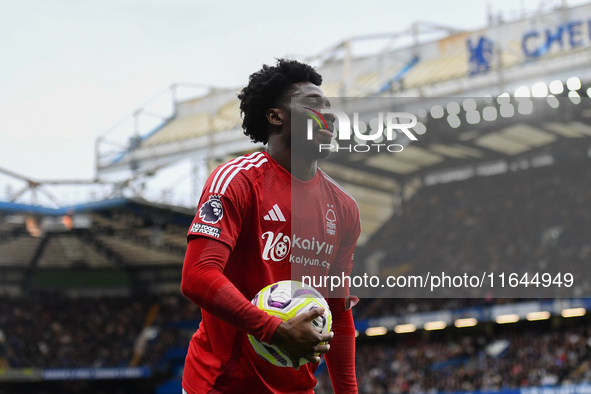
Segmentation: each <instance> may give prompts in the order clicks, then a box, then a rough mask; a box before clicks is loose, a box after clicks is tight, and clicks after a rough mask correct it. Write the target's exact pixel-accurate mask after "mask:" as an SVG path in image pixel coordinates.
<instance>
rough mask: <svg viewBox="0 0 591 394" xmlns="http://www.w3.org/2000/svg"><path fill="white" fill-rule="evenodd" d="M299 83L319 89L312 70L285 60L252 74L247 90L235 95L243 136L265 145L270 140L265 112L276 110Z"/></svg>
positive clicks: (318, 75)
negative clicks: (236, 96) (237, 99)
mask: <svg viewBox="0 0 591 394" xmlns="http://www.w3.org/2000/svg"><path fill="white" fill-rule="evenodd" d="M299 82H311V83H313V84H314V85H317V86H320V84H322V77H321V76H320V74H318V72H316V70H315V69H314V68H313V67H311V66H309V65H307V64H304V63H300V62H298V61H296V60H287V59H278V60H277V65H276V66H267V65H263V68H262V69H261V70H260V71H257V72H255V73H254V74H252V75H251V76H250V77H249V80H248V86H246V87H245V88H244V89H242V91H241V92H240V94H239V95H238V98H239V99H240V112H241V114H242V128H243V129H244V134H245V135H247V136H248V137H250V139H251V140H252V141H253V142H262V143H264V144H266V143H267V140H268V137H269V136H268V126H267V125H268V123H267V116H266V114H265V112H266V111H267V109H269V108H274V107H277V106H278V105H279V104H280V103H281V101H282V100H283V99H284V98H285V96H286V95H288V94H289V93H291V92H292V90H293V89H292V87H293V84H294V83H299Z"/></svg>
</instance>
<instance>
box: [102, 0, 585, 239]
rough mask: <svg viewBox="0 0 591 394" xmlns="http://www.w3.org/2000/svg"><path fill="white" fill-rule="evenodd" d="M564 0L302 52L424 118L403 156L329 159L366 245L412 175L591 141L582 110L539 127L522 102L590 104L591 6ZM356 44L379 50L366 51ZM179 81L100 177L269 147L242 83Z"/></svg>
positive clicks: (344, 92) (367, 93) (332, 74)
mask: <svg viewBox="0 0 591 394" xmlns="http://www.w3.org/2000/svg"><path fill="white" fill-rule="evenodd" d="M564 4H565V3H564V2H563V6H562V7H557V8H555V9H551V10H547V11H540V12H537V13H535V14H533V15H529V16H527V17H522V18H521V19H518V20H514V21H507V22H506V21H503V20H502V19H501V18H496V19H495V18H491V20H490V24H489V26H487V27H486V28H483V29H480V30H476V31H460V30H458V29H454V28H453V27H446V26H438V25H433V24H428V23H415V24H413V25H412V26H411V27H410V28H409V29H406V30H404V31H402V32H397V33H391V34H380V35H371V36H361V37H352V38H350V39H347V40H344V41H342V42H340V43H338V44H336V45H334V46H332V47H330V48H329V49H327V50H325V51H322V52H321V53H319V54H317V55H314V56H310V57H307V58H305V59H304V60H306V61H307V62H309V63H310V64H312V65H315V66H316V68H317V69H318V70H319V72H320V73H321V74H322V75H323V79H324V82H323V84H322V89H323V91H324V92H325V94H326V96H327V97H363V98H375V97H390V98H395V100H396V103H397V104H396V108H391V109H390V110H396V111H397V112H401V111H407V112H410V113H413V114H417V118H418V121H419V123H418V124H417V127H416V128H415V129H414V130H415V132H417V133H418V134H421V135H420V136H419V140H420V143H414V144H412V145H408V146H407V147H406V148H405V149H404V152H401V153H399V154H396V155H392V154H389V155H386V154H377V155H361V154H341V152H339V153H338V154H334V155H332V156H331V157H330V158H329V159H328V160H326V161H324V162H323V163H322V165H321V167H322V168H323V169H324V170H325V171H326V172H327V173H328V174H329V175H331V176H332V177H333V178H335V179H336V180H337V181H339V182H341V183H343V184H344V186H345V187H346V188H348V189H349V190H350V191H351V192H352V194H353V195H354V196H355V198H356V199H357V201H358V202H359V204H360V206H361V210H362V218H363V223H362V227H363V233H362V237H361V242H362V243H363V242H364V241H365V240H367V239H368V237H370V236H371V234H372V233H373V232H374V231H375V230H376V229H377V228H379V227H380V225H381V224H382V223H383V222H384V221H385V220H387V217H384V215H383V213H382V214H377V210H375V209H372V207H374V206H376V205H379V206H382V207H383V206H387V207H392V212H393V211H394V210H395V208H396V205H397V201H399V200H400V198H401V197H403V194H404V193H405V191H404V189H405V187H403V186H404V185H406V186H408V185H409V184H410V183H413V182H414V183H416V179H421V182H420V183H423V181H424V180H423V179H422V178H423V177H424V176H425V175H426V173H427V172H433V171H435V170H441V169H444V168H449V167H457V166H458V165H464V164H470V163H473V162H487V161H491V160H497V159H508V160H513V159H515V158H516V157H519V156H520V155H525V154H529V153H531V152H539V151H540V150H543V149H544V147H545V146H548V145H549V144H551V143H553V142H555V141H557V140H560V139H565V138H588V137H589V135H590V134H589V131H590V129H589V126H588V123H587V121H586V120H585V119H587V118H588V116H587V115H588V113H587V112H585V111H582V112H581V111H579V115H578V116H579V120H578V121H576V122H574V123H567V124H564V123H561V122H560V121H559V120H558V117H557V118H556V119H555V120H554V121H553V120H552V119H546V123H545V124H544V125H542V126H540V125H539V124H537V125H532V124H531V121H530V120H528V116H527V114H525V115H523V114H522V113H521V112H524V113H525V112H527V111H525V110H524V111H521V112H520V110H519V103H518V102H516V101H515V100H516V97H539V99H533V98H532V100H534V101H535V100H542V99H546V98H551V97H555V96H556V97H560V96H563V97H569V96H576V97H579V98H580V97H581V96H582V97H584V99H583V104H582V105H586V104H587V97H588V96H589V95H588V94H587V93H586V92H587V88H588V87H589V82H591V67H590V65H591V51H590V49H591V34H590V30H591V28H590V26H591V4H586V5H581V6H577V7H572V8H567V7H566V6H565V5H564ZM376 44H378V45H381V46H380V48H379V49H375V47H376ZM360 45H361V46H364V47H365V48H367V47H370V48H372V49H371V50H370V51H369V52H367V51H366V53H363V54H359V53H358V51H357V49H356V48H357V47H358V46H360ZM372 45H373V46H372ZM181 87H182V85H174V86H172V87H171V89H170V92H169V93H170V94H171V97H172V102H171V105H170V113H171V114H170V115H168V116H161V118H159V119H157V121H156V123H157V124H156V125H155V126H153V127H151V128H150V129H149V130H148V131H147V132H144V133H142V132H141V130H140V128H141V127H140V123H141V122H140V119H141V118H142V117H146V116H152V117H153V115H154V111H153V110H151V109H150V106H149V105H146V106H145V107H143V108H141V109H139V110H138V111H136V112H135V113H134V116H133V119H134V122H133V123H134V128H133V132H132V133H131V134H128V135H127V137H126V138H124V139H123V140H122V141H123V142H118V143H116V142H110V139H112V138H114V137H116V138H119V139H120V140H121V135H122V134H117V133H115V132H113V131H110V132H109V133H107V134H106V135H104V136H102V137H101V138H100V139H99V140H98V141H97V149H96V152H97V157H96V161H97V173H98V175H99V176H102V175H108V174H112V173H117V172H126V171H128V172H129V171H131V172H132V173H134V174H138V173H142V172H143V173H148V174H149V173H154V172H157V171H158V170H159V169H161V168H164V167H166V166H168V165H170V164H172V163H175V162H178V161H180V160H184V159H191V160H196V162H200V163H208V165H209V167H210V168H209V170H211V169H212V168H213V166H215V165H216V164H218V163H220V162H223V161H225V160H227V159H229V158H232V157H235V156H238V155H240V154H244V153H247V152H251V151H254V150H261V149H263V146H262V145H260V144H252V143H251V142H250V141H249V140H248V139H247V138H246V137H245V136H244V135H243V133H242V129H241V127H240V125H241V118H240V112H239V108H238V104H239V103H238V99H237V97H236V95H237V93H238V92H239V89H225V88H224V89H221V88H213V87H210V88H208V89H207V93H206V94H204V95H202V96H200V97H197V98H192V99H188V100H178V99H177V98H176V97H178V93H177V92H178V91H179V89H180V88H181ZM499 96H501V97H507V100H509V104H511V103H512V104H511V105H513V107H514V109H513V114H516V115H515V116H513V115H510V116H509V115H508V114H507V113H503V111H502V108H501V104H502V102H503V101H502V100H503V99H501V101H499V99H498V97H499ZM485 97H488V98H487V100H486V101H485V100H484V98H485ZM576 97H574V99H576ZM468 98H474V100H472V101H468V102H467V101H466V99H468ZM559 100H562V99H559ZM450 103H453V104H450ZM466 103H467V104H466ZM466 105H468V106H466ZM573 105H574V104H573ZM561 108H564V105H563V106H561ZM375 110H377V108H375ZM374 112H375V111H374ZM469 112H471V114H468V113H469ZM492 114H494V119H493V118H492V117H493V115H492ZM538 114H539V112H538ZM505 115H507V116H505ZM533 118H534V117H530V118H529V119H533ZM536 119H537V118H536ZM445 120H447V122H446V121H445ZM538 123H539V122H538ZM500 125H502V127H501V126H500ZM115 134H117V136H115ZM444 135H445V137H443V136H444ZM399 141H400V140H399ZM199 160H200V161H199ZM430 179H431V178H430ZM372 212H375V214H372Z"/></svg>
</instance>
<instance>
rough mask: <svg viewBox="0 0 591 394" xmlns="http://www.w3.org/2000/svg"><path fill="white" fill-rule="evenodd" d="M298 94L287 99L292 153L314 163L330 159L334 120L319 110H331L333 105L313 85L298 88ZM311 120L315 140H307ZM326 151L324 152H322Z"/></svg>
mask: <svg viewBox="0 0 591 394" xmlns="http://www.w3.org/2000/svg"><path fill="white" fill-rule="evenodd" d="M295 87H296V89H297V90H296V91H295V92H294V93H293V94H292V95H291V96H290V98H288V99H287V100H288V102H287V103H286V105H287V106H288V107H289V109H290V111H291V112H290V125H291V152H292V155H294V154H296V155H302V156H306V157H310V158H312V159H323V158H326V157H328V155H329V154H330V150H329V149H328V147H327V145H330V142H331V140H332V137H333V134H334V121H335V117H334V115H333V114H331V113H321V112H320V110H325V109H328V108H330V101H329V100H328V99H327V98H326V96H324V93H323V92H322V90H321V89H320V88H319V87H318V86H316V85H314V84H313V83H310V82H301V83H297V84H295ZM308 120H311V121H312V136H311V137H312V138H311V139H309V136H308ZM321 147H323V149H321Z"/></svg>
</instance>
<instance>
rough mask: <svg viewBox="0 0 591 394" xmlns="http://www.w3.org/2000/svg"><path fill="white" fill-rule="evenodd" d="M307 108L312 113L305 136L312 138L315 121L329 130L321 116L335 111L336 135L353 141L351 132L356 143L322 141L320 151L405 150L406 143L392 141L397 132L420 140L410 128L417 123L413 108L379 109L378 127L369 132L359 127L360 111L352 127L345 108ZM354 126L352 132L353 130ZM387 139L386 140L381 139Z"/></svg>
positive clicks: (394, 151) (354, 118) (309, 113)
mask: <svg viewBox="0 0 591 394" xmlns="http://www.w3.org/2000/svg"><path fill="white" fill-rule="evenodd" d="M304 109H306V110H307V111H309V112H307V114H308V115H309V116H310V117H311V119H308V121H307V130H306V131H307V135H306V138H307V139H308V140H312V139H313V129H314V122H316V124H318V126H319V127H320V128H321V129H324V130H330V129H329V127H328V124H327V123H326V119H324V117H323V116H322V114H326V113H330V114H332V115H334V116H335V117H336V119H337V120H338V122H339V127H338V131H336V134H335V136H334V138H335V139H336V140H337V141H345V142H347V141H351V137H352V135H351V134H353V137H354V141H353V142H354V143H352V144H342V146H341V145H340V144H334V143H330V144H319V146H318V151H319V152H322V151H332V152H339V151H348V152H360V153H363V152H370V151H373V152H390V153H398V152H402V151H403V150H404V146H403V145H401V144H394V143H390V142H391V141H393V140H394V139H396V137H397V134H395V133H402V134H404V135H406V136H407V137H408V139H409V140H411V141H417V137H416V136H415V135H414V134H413V133H412V131H411V130H410V129H412V128H413V127H415V126H416V125H417V117H416V116H415V115H413V114H411V113H410V112H386V113H385V114H384V113H383V112H379V113H378V116H377V122H373V123H377V125H376V127H374V128H375V130H368V132H367V133H365V132H364V131H363V130H361V129H362V128H361V127H360V121H359V113H358V112H354V113H353V123H352V127H351V120H350V118H349V115H347V114H346V113H345V112H343V111H340V110H336V109H333V108H330V109H320V110H314V109H312V108H310V107H304ZM371 123H372V122H370V124H371ZM351 130H352V131H353V133H351ZM384 139H385V140H386V141H387V143H383V142H382V141H384ZM358 141H363V143H359V142H358Z"/></svg>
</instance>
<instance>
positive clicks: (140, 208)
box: [0, 198, 194, 294]
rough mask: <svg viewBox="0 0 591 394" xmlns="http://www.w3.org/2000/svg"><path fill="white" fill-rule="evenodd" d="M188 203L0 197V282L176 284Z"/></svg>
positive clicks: (24, 285)
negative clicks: (43, 203)
mask: <svg viewBox="0 0 591 394" xmlns="http://www.w3.org/2000/svg"><path fill="white" fill-rule="evenodd" d="M193 216H194V213H193V211H192V210H190V209H184V208H179V207H171V206H165V205H161V204H155V203H150V202H147V201H145V200H140V199H128V198H113V199H109V200H104V201H97V202H93V203H89V204H81V205H75V206H70V207H62V208H56V209H53V208H47V207H40V206H36V205H28V204H20V203H14V202H2V203H0V240H1V242H0V272H1V274H0V287H1V288H2V290H3V292H4V293H13V294H21V293H22V292H25V293H26V292H28V291H31V290H56V289H59V290H61V291H66V292H70V293H72V294H85V293H91V294H92V293H94V292H97V291H110V290H111V291H115V292H126V293H128V292H130V291H142V290H146V289H147V288H149V289H150V291H157V290H158V289H160V290H170V289H171V288H174V289H175V290H178V287H179V283H180V270H181V266H182V262H183V257H184V253H185V249H186V240H185V239H184V237H183V234H186V232H187V228H188V226H189V224H190V223H191V221H192V219H193Z"/></svg>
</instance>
